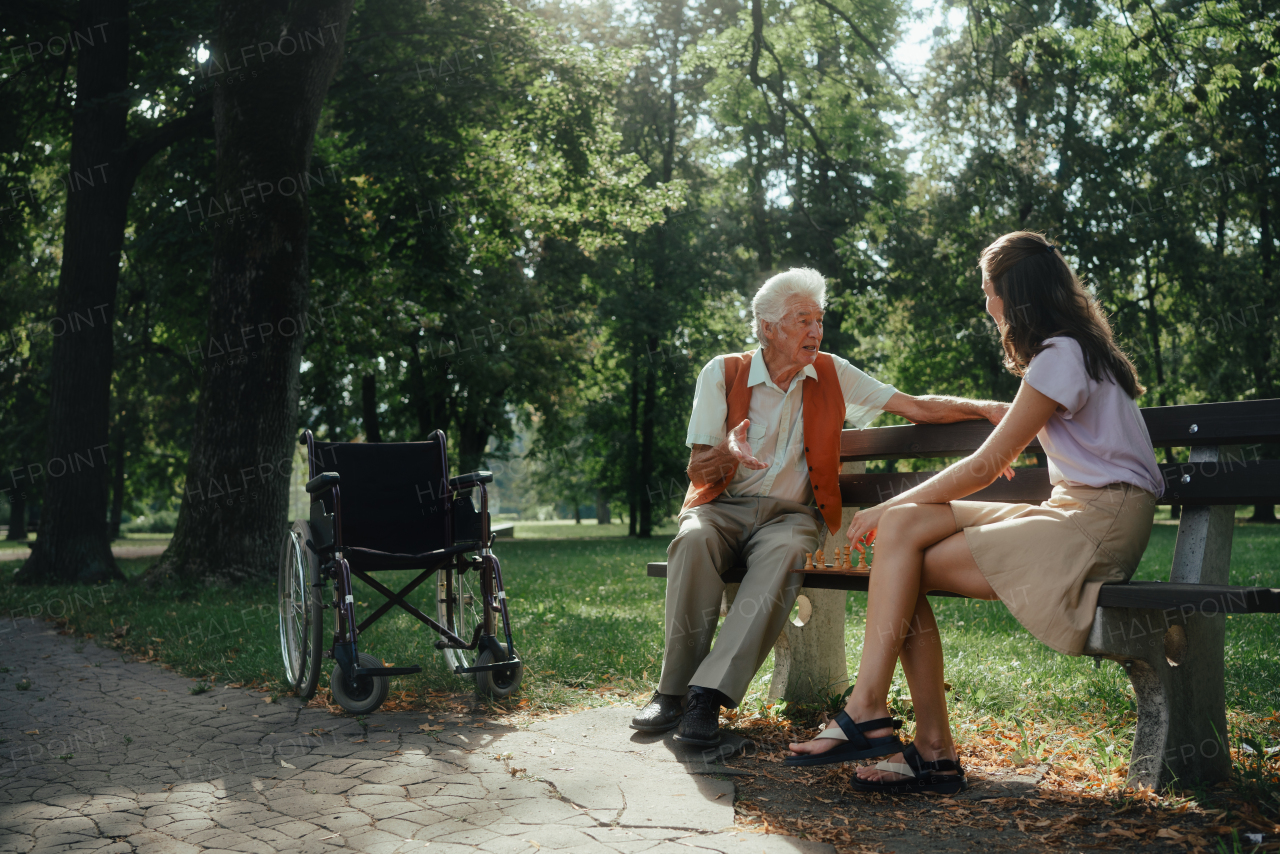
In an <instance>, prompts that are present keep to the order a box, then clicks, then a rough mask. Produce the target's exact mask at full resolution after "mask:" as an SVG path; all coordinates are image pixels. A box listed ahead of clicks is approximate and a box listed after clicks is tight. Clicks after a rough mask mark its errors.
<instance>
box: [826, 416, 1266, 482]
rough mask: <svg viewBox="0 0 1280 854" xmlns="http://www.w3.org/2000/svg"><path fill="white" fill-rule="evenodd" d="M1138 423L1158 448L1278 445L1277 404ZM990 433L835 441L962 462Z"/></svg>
mask: <svg viewBox="0 0 1280 854" xmlns="http://www.w3.org/2000/svg"><path fill="white" fill-rule="evenodd" d="M1142 417H1143V419H1144V420H1145V421H1146V423H1147V432H1148V433H1150V434H1151V443H1152V445H1153V446H1154V447H1157V448H1183V447H1187V446H1190V445H1249V444H1254V443H1258V442H1275V441H1280V399H1271V400H1241V401H1229V402H1226V403H1195V404H1188V405H1185V406H1152V407H1147V408H1146V409H1143V410H1142ZM1193 425H1194V427H1195V432H1192V430H1191V428H1192V426H1193ZM993 429H995V428H994V427H992V426H991V424H990V423H989V422H987V421H965V422H962V423H959V424H906V425H899V426H895V427H873V428H871V429H869V430H845V431H844V432H843V433H841V435H840V459H841V460H842V461H844V462H852V461H856V460H895V459H908V458H913V457H914V458H926V457H962V456H965V455H967V454H970V453H972V452H973V451H976V450H977V449H978V447H979V446H980V445H981V444H982V443H983V442H985V441H986V439H987V436H989V435H991V431H992V430H993ZM1027 450H1028V451H1038V450H1040V444H1039V443H1038V442H1032V443H1031V444H1030V445H1028V446H1027ZM1242 503H1247V502H1242Z"/></svg>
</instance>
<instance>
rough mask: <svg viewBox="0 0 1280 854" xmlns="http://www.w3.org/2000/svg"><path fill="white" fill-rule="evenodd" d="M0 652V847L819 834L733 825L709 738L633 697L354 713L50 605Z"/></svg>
mask: <svg viewBox="0 0 1280 854" xmlns="http://www.w3.org/2000/svg"><path fill="white" fill-rule="evenodd" d="M0 653H2V654H0V667H6V668H7V671H6V672H3V673H0V738H3V739H5V741H4V743H3V744H0V852H21V854H28V852H30V854H35V852H54V851H58V852H63V851H77V852H78V851H93V852H98V854H115V852H138V854H181V852H197V851H241V852H271V851H286V850H287V851H307V852H326V851H340V850H341V851H360V852H368V854H384V852H385V854H391V852H409V851H413V852H426V854H472V852H476V851H484V852H492V854H538V852H540V851H541V850H542V849H555V850H556V851H558V852H559V851H565V852H570V851H571V852H574V854H595V853H596V852H599V854H614V852H616V854H640V852H647V854H691V852H690V848H693V849H702V850H703V851H704V852H719V854H793V853H794V854H830V852H831V851H832V849H831V847H830V846H827V845H820V844H817V843H813V842H806V841H803V840H799V839H794V838H791V837H785V836H780V835H767V836H766V835H760V834H752V833H746V832H740V831H736V830H735V829H734V827H733V798H734V788H733V783H732V781H731V779H727V778H726V777H725V772H727V771H728V770H729V769H723V768H722V766H720V765H719V756H718V755H717V754H716V753H715V752H709V753H708V754H707V755H701V754H699V755H682V754H681V753H680V752H678V750H677V749H676V745H674V742H671V741H670V740H669V738H665V739H664V738H661V737H654V736H640V735H639V734H636V733H633V732H632V731H631V730H629V729H626V727H625V724H626V721H627V720H628V719H629V717H630V716H631V715H632V714H633V713H634V712H633V710H631V709H626V708H621V707H617V708H606V709H596V710H592V711H588V712H584V713H581V714H577V715H571V716H567V717H563V718H557V719H554V720H549V721H544V722H540V723H537V724H534V725H533V726H531V727H529V728H527V729H523V730H514V729H511V728H509V727H497V726H495V725H493V724H488V725H480V723H481V722H477V721H472V720H471V719H470V718H469V717H466V716H454V717H453V718H450V717H447V716H442V717H439V718H438V719H435V718H430V717H429V716H428V715H427V714H426V713H394V714H380V713H379V714H373V715H370V716H368V717H366V718H365V719H364V720H363V721H357V720H356V719H353V718H349V717H335V716H333V715H330V714H328V713H326V712H325V711H323V710H319V709H308V708H304V707H303V706H302V705H301V704H300V703H299V702H298V701H297V700H296V699H289V698H285V699H281V700H279V701H277V702H275V703H266V702H264V699H265V695H263V694H260V693H256V692H251V691H245V690H238V689H228V688H222V687H219V688H215V689H214V690H211V691H209V692H207V693H204V694H199V695H193V694H191V693H190V688H191V686H192V685H193V684H194V683H193V682H192V680H190V679H187V678H184V677H181V676H178V675H176V674H174V673H173V672H171V671H167V670H164V669H162V668H160V667H157V666H155V665H149V664H138V663H125V662H123V661H121V659H120V655H119V654H118V653H116V652H113V651H111V650H105V649H101V648H99V647H97V646H95V645H93V644H92V643H86V642H84V641H82V640H76V639H74V638H68V637H59V636H57V635H56V634H55V631H54V630H53V629H52V627H50V626H49V625H48V624H45V623H37V622H30V621H22V622H19V623H17V624H16V625H14V626H13V629H12V630H11V631H7V632H6V633H5V634H4V635H3V636H0ZM424 726H426V727H432V729H430V730H428V731H424V730H423V729H422V727H424ZM737 746H738V745H731V747H737ZM428 849H429V850H428Z"/></svg>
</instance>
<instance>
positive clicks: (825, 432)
mask: <svg viewBox="0 0 1280 854" xmlns="http://www.w3.org/2000/svg"><path fill="white" fill-rule="evenodd" d="M813 367H814V370H816V371H817V373H818V381H817V382H813V381H808V382H805V384H804V392H803V394H804V404H803V405H804V408H803V409H802V410H801V411H802V413H803V414H804V458H805V464H806V465H808V466H809V483H810V484H811V485H812V486H813V495H814V497H815V498H816V499H817V501H818V509H819V510H820V511H822V518H823V519H825V520H826V522H827V530H828V531H830V532H832V533H838V532H839V531H840V431H841V430H843V429H844V393H843V392H842V391H841V390H840V377H839V376H838V375H837V374H836V365H835V362H834V361H832V359H831V355H830V354H828V353H819V354H818V359H817V361H815V362H814V363H813ZM750 376H751V354H750V353H734V354H733V355H729V356H725V357H724V387H725V397H726V399H727V402H728V404H729V415H728V417H727V418H726V420H725V433H726V435H727V434H728V432H729V431H730V430H732V429H733V428H734V427H737V426H738V425H739V424H741V423H742V421H743V419H745V418H746V417H747V414H748V413H749V412H750V411H751V388H750V387H749V386H748V385H747V381H748V379H749V378H750ZM792 382H795V380H793V381H792ZM737 471H738V464H737V463H736V462H735V463H733V464H731V465H726V466H722V467H721V470H720V474H721V478H720V479H719V480H717V481H715V482H714V483H709V484H707V485H706V486H695V485H694V484H692V483H690V484H689V491H688V492H687V493H686V494H685V497H684V507H682V508H681V510H688V509H689V508H690V507H697V506H698V505H700V504H706V503H707V502H708V501H713V500H715V499H716V498H717V497H719V495H720V493H722V492H724V490H725V487H727V486H728V485H729V481H731V480H733V476H734V475H735V474H736V473H737Z"/></svg>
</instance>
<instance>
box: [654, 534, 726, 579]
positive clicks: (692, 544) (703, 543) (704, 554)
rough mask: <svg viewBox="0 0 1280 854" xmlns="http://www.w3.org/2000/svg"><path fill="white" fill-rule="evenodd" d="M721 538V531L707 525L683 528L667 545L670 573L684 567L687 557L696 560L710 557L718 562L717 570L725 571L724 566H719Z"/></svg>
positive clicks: (668, 569) (699, 560) (714, 561)
mask: <svg viewBox="0 0 1280 854" xmlns="http://www.w3.org/2000/svg"><path fill="white" fill-rule="evenodd" d="M720 540H721V536H720V532H718V531H716V530H714V529H711V528H709V527H706V526H698V527H690V528H682V529H681V531H680V533H678V534H676V536H675V538H674V539H673V540H672V541H671V545H670V546H668V547H667V571H668V573H670V572H671V571H672V570H678V569H683V568H684V567H685V566H686V565H687V564H688V561H686V560H685V559H686V558H692V559H693V561H695V562H701V561H704V560H706V559H708V558H709V559H711V561H712V562H713V563H716V564H717V566H716V570H717V571H723V570H724V567H722V566H719V565H718V563H719V562H718V560H717V558H718V557H719V555H720V548H719V544H720Z"/></svg>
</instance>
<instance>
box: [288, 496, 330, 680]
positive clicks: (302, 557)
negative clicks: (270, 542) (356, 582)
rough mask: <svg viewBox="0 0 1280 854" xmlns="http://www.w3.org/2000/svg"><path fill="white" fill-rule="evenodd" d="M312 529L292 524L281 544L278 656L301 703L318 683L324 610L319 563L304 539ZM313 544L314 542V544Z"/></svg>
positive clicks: (303, 524) (306, 525)
mask: <svg viewBox="0 0 1280 854" xmlns="http://www.w3.org/2000/svg"><path fill="white" fill-rule="evenodd" d="M309 537H311V525H309V524H308V523H307V522H304V521H302V520H301V519H299V520H297V521H295V522H294V523H293V527H292V528H290V529H289V533H288V534H286V535H285V538H284V542H283V543H281V544H280V575H279V578H278V581H277V588H278V595H279V599H280V654H281V656H282V657H283V659H284V671H285V677H286V678H287V679H288V680H289V685H290V687H291V688H293V690H295V691H297V692H298V696H299V697H301V698H302V699H304V700H309V699H311V698H312V697H313V696H314V695H315V693H316V684H317V683H318V682H319V680H320V657H321V655H322V651H321V649H320V633H321V629H322V625H321V623H322V620H323V613H324V611H323V609H322V607H321V604H320V588H319V586H318V584H319V581H320V561H319V559H318V558H317V557H316V555H315V554H313V553H312V551H311V549H309V548H307V539H308V538H309ZM313 542H314V541H313Z"/></svg>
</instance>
